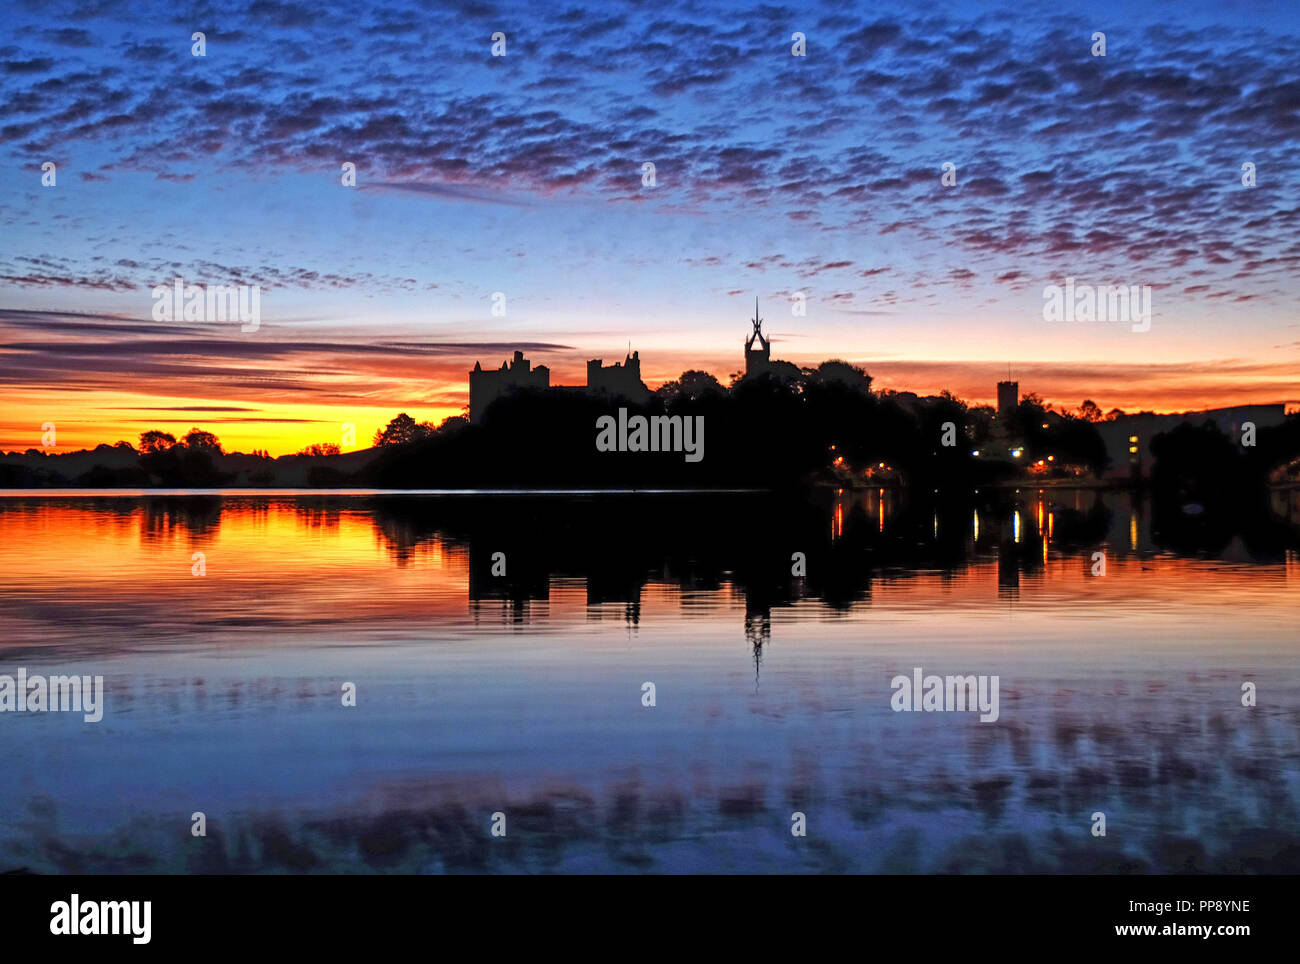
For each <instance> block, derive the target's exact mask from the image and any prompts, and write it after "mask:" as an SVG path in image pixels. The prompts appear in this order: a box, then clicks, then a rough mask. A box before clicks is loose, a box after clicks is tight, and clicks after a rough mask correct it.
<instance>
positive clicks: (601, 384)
mask: <svg viewBox="0 0 1300 964" xmlns="http://www.w3.org/2000/svg"><path fill="white" fill-rule="evenodd" d="M551 387H552V386H551V370H550V369H549V368H547V367H546V366H545V365H538V366H537V367H536V368H533V367H532V362H530V361H529V360H528V359H527V358H525V357H524V353H523V352H521V351H517V352H515V357H514V358H513V359H512V360H511V361H509V362H502V363H501V367H500V368H498V369H497V370H496V371H484V370H483V366H481V365H480V364H479V363H478V362H475V363H474V370H473V371H472V372H470V373H469V420H470V421H471V422H474V423H476V424H477V423H478V422H481V421H482V420H483V413H484V412H486V411H487V407H488V406H489V405H491V404H492V403H493V402H495V401H496V400H497V399H498V398H502V397H503V396H508V395H513V394H514V393H515V392H518V391H521V390H525V389H530V388H551ZM555 387H556V388H557V389H560V390H563V391H571V392H585V393H587V394H591V395H603V396H608V397H609V398H611V399H615V398H621V399H625V400H626V401H629V402H634V403H636V404H638V405H640V404H643V403H645V402H646V401H647V400H648V399H649V398H650V389H648V388H646V386H645V383H644V382H643V381H641V356H640V354H639V353H638V352H632V354H630V355H628V356H627V357H626V358H624V359H623V361H622V362H615V363H614V364H613V365H605V364H604V363H603V362H602V360H601V359H599V358H593V359H592V360H591V361H589V362H587V384H586V385H580V386H574V387H566V386H559V385H557V386H555Z"/></svg>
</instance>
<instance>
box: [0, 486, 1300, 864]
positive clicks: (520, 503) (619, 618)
mask: <svg viewBox="0 0 1300 964" xmlns="http://www.w3.org/2000/svg"><path fill="white" fill-rule="evenodd" d="M1273 503H1274V504H1273V506H1272V507H1271V509H1272V511H1271V512H1270V511H1266V510H1265V509H1263V508H1262V507H1261V509H1260V510H1259V511H1257V512H1242V513H1237V512H1235V511H1219V510H1201V507H1198V506H1190V507H1181V506H1158V505H1152V504H1150V503H1148V502H1143V501H1135V500H1134V499H1132V498H1130V497H1129V496H1128V495H1126V494H1108V495H1106V496H1104V497H1102V496H1099V495H1097V494H1095V493H1091V492H1061V491H1055V492H1053V491H1050V490H1049V491H1048V492H1046V493H1042V494H1040V493H1039V492H1038V491H1037V490H1023V491H1022V492H1020V493H1016V494H1011V493H1008V494H1005V495H1003V496H1001V497H998V498H991V497H988V496H984V497H978V496H973V497H971V498H970V499H960V500H957V499H945V500H943V501H942V502H941V503H939V504H926V505H918V504H914V503H911V502H909V500H900V499H899V498H898V497H897V496H896V495H894V494H892V493H889V492H884V493H881V492H875V491H873V492H869V493H858V494H852V493H845V494H843V495H839V496H836V495H835V494H834V493H826V495H825V496H823V497H821V498H820V499H812V500H810V501H805V500H776V499H769V498H757V497H753V496H745V495H738V494H733V495H727V496H701V495H696V496H685V497H674V496H667V495H657V496H644V495H643V496H630V495H624V496H608V497H597V496H584V497H567V498H565V497H557V496H550V497H545V498H533V499H522V498H510V497H504V496H490V497H472V496H456V497H441V498H439V497H429V496H404V497H400V498H376V497H371V496H326V495H320V494H299V495H294V494H282V495H247V494H240V493H228V494H225V495H220V496H203V497H194V498H184V497H159V496H138V497H136V496H130V497H107V496H104V495H103V494H102V493H101V494H99V495H96V496H93V497H70V496H62V495H56V494H49V493H46V494H43V495H40V496H13V495H9V496H6V497H3V498H0V674H9V675H16V674H17V672H18V669H19V668H20V667H22V668H25V669H26V671H27V672H28V673H29V674H45V675H55V674H64V673H82V674H87V675H92V676H93V675H102V676H103V677H104V684H105V697H104V703H105V707H104V715H103V720H102V721H101V722H99V723H86V722H84V721H83V719H82V716H81V714H76V713H70V712H58V713H48V712H47V713H30V712H26V713H20V712H4V713H0V767H2V768H3V778H0V870H11V869H18V868H27V869H30V870H33V871H37V872H42V873H56V872H223V871H235V872H298V871H316V872H323V871H330V872H334V871H343V872H376V871H384V872H388V871H396V872H416V873H441V872H519V871H525V872H551V871H576V872H590V871H596V872H647V871H648V872H661V871H669V872H689V871H707V872H824V871H832V872H835V871H855V872H858V871H861V872H888V873H925V872H934V871H955V872H1013V873H1019V872H1030V873H1041V872H1049V873H1050V872H1082V873H1093V872H1116V871H1122V872H1139V873H1140V872H1158V871H1182V870H1190V871H1227V872H1300V660H1298V659H1297V657H1298V656H1300V638H1298V637H1300V629H1298V626H1300V620H1298V619H1297V616H1298V615H1300V551H1297V542H1296V532H1297V530H1296V520H1300V511H1298V510H1300V507H1298V506H1297V504H1296V500H1295V496H1294V494H1292V495H1289V496H1282V495H1278V496H1275V497H1274V499H1273ZM1198 510H1200V511H1198ZM498 552H500V553H503V554H504V564H505V575H504V576H502V575H499V574H497V573H499V571H500V565H499V562H498V565H497V573H494V571H493V565H494V563H493V554H494V553H498ZM796 552H801V553H803V554H804V555H805V557H806V566H807V572H806V575H803V576H798V575H792V574H791V568H792V561H791V560H792V555H793V554H794V553H796ZM196 553H201V554H202V556H201V557H197V556H196V555H195V554H196ZM1096 553H1103V555H1102V556H1101V557H1098V556H1096V555H1095V554H1096ZM1099 558H1100V559H1101V560H1102V562H1103V564H1104V574H1103V573H1102V571H1101V570H1100V569H1099V567H1098V559H1099ZM200 562H201V564H202V574H201V575H196V574H194V573H195V572H196V570H198V569H199V566H200ZM916 667H921V668H922V670H923V673H924V674H926V675H929V674H931V673H933V674H939V675H949V674H962V675H966V674H972V675H985V676H990V677H992V676H996V677H997V678H998V681H999V706H998V718H997V720H996V722H980V720H979V714H978V713H972V712H962V711H954V712H894V711H893V710H892V709H891V696H892V695H893V690H892V689H891V685H890V683H891V679H892V678H893V677H895V676H896V675H900V674H901V675H906V676H908V677H910V676H911V674H912V672H913V670H914V668H916ZM647 682H649V683H653V684H654V693H655V705H654V706H653V707H647V706H645V705H643V689H644V684H645V683H647ZM1246 682H1251V683H1254V684H1255V685H1256V687H1257V705H1256V706H1253V707H1246V706H1243V705H1242V686H1243V683H1246ZM346 683H352V684H355V687H356V694H357V696H356V705H355V706H354V707H351V706H345V705H343V702H344V701H343V699H342V692H343V689H344V684H346ZM196 811H201V812H202V813H203V814H204V815H205V817H206V823H207V835H206V836H205V837H195V836H193V835H192V834H191V825H192V820H191V818H192V814H194V813H195V812H196ZM796 812H798V813H801V814H803V817H804V821H805V822H806V828H807V834H806V836H802V837H796V836H793V835H792V834H791V827H792V815H793V814H795V813H796ZM494 813H500V814H503V815H504V819H505V836H503V837H494V836H493V835H492V833H491V828H492V824H493V814H494ZM1097 813H1104V814H1105V820H1106V835H1105V836H1104V837H1103V836H1095V835H1094V834H1093V833H1092V828H1093V826H1094V823H1095V818H1094V814H1097Z"/></svg>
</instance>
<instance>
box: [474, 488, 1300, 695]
mask: <svg viewBox="0 0 1300 964" xmlns="http://www.w3.org/2000/svg"><path fill="white" fill-rule="evenodd" d="M824 496H825V502H824V504H822V505H821V506H820V508H819V509H818V514H817V516H816V518H820V519H821V520H822V523H821V525H822V527H821V528H820V530H819V533H818V537H817V538H814V537H813V536H812V534H811V533H809V534H808V535H806V536H802V537H797V538H799V539H802V540H803V541H802V542H799V541H795V542H791V541H790V539H791V538H793V537H791V536H790V534H789V533H782V534H777V533H771V534H770V536H767V535H765V534H764V533H763V531H762V530H763V528H764V526H762V525H760V526H758V527H756V529H755V530H753V531H754V532H755V533H756V534H755V537H754V538H753V540H751V541H750V542H748V543H746V544H738V545H735V546H724V547H722V548H721V549H719V547H717V546H714V545H712V544H710V545H709V546H708V547H707V549H706V548H703V547H701V548H699V549H698V551H699V552H700V553H703V552H706V551H710V550H716V551H715V552H714V554H715V555H716V560H715V561H714V564H713V565H712V567H711V568H708V567H706V568H704V569H701V570H699V571H692V570H691V569H690V568H689V566H685V567H684V566H683V565H682V563H681V562H680V561H678V562H670V561H667V560H666V559H662V558H659V557H657V556H655V555H654V554H653V553H651V554H649V555H643V554H640V553H638V552H635V551H633V550H632V549H630V548H628V547H626V546H621V545H620V543H618V541H617V540H615V541H614V542H613V543H609V542H607V541H605V540H606V536H605V533H604V532H603V531H601V532H597V533H595V534H591V535H589V539H590V540H592V541H591V544H590V545H585V544H583V543H577V542H575V543H574V544H571V545H569V546H567V547H566V548H567V550H569V551H568V553H567V555H565V558H564V559H563V560H559V559H558V558H556V557H554V556H551V555H548V553H547V552H546V551H545V550H544V549H543V550H539V549H538V545H539V543H537V542H532V541H529V540H527V539H520V540H519V541H518V542H514V541H512V540H509V539H506V538H505V537H502V538H501V539H499V540H497V543H496V544H492V541H491V540H490V539H487V538H483V539H480V538H479V537H477V536H472V537H470V539H469V540H468V542H469V547H468V548H469V559H470V564H469V577H468V579H469V586H468V589H469V606H470V611H471V614H472V615H473V617H474V619H475V621H476V622H477V621H479V620H496V621H499V622H500V623H502V624H505V625H509V624H516V625H524V624H530V623H534V622H538V621H542V622H544V621H546V620H548V619H550V618H551V617H552V611H553V610H556V611H558V609H557V607H574V608H576V607H582V606H585V610H586V618H587V619H588V620H593V621H594V620H609V619H620V620H622V621H623V622H625V623H626V624H627V626H628V627H629V630H634V629H635V628H637V627H638V626H640V625H641V624H642V622H643V619H645V618H646V613H647V612H662V608H661V607H662V606H663V605H664V604H665V602H667V604H668V605H670V606H675V607H679V608H681V609H683V610H684V609H686V608H688V607H689V606H690V605H691V604H690V602H689V601H688V600H689V597H690V596H691V595H692V594H694V593H697V592H701V591H702V592H704V593H706V594H709V595H714V594H719V595H716V596H715V599H717V600H720V601H721V608H722V610H723V611H726V610H730V609H732V608H734V609H735V610H738V613H737V616H738V619H739V622H740V626H738V627H737V628H738V629H740V630H741V632H742V634H743V637H744V639H745V641H746V643H747V644H748V646H749V648H750V649H751V650H752V654H753V659H754V661H755V670H756V671H757V670H758V669H759V667H760V665H761V662H762V658H763V653H764V650H765V648H767V647H768V646H769V644H770V643H771V641H772V633H773V612H774V611H775V610H779V609H782V608H786V607H793V606H797V605H798V604H800V603H802V602H804V601H805V600H812V601H815V602H818V603H820V604H822V605H824V606H829V607H831V608H832V609H835V610H838V611H841V612H847V611H849V610H851V609H853V608H857V607H861V606H870V605H871V599H872V592H873V585H875V584H877V583H879V582H880V581H881V580H885V581H887V582H889V583H891V584H897V583H899V582H901V581H906V580H908V579H912V578H915V577H917V576H918V575H922V574H935V573H938V574H941V575H942V574H947V575H948V576H949V577H951V578H957V577H959V576H961V575H962V574H963V573H964V572H967V571H972V570H987V572H988V573H989V575H990V576H994V575H995V579H991V580H990V582H989V584H988V585H989V591H991V592H994V593H996V594H997V595H998V596H1000V597H1002V598H1005V599H1007V600H1009V601H1014V600H1015V599H1017V598H1018V597H1019V596H1020V595H1021V593H1022V592H1023V591H1025V589H1024V587H1025V586H1026V585H1036V584H1041V582H1042V580H1043V579H1060V578H1063V576H1062V573H1063V572H1064V573H1066V574H1067V575H1066V576H1064V578H1076V577H1077V578H1088V577H1090V576H1094V575H1096V569H1097V566H1098V559H1099V558H1101V557H1103V556H1104V558H1105V560H1106V562H1107V563H1109V564H1111V565H1118V564H1122V563H1123V561H1124V560H1125V559H1128V558H1132V559H1136V560H1138V561H1139V562H1140V561H1141V560H1145V559H1148V558H1151V557H1155V556H1157V555H1161V554H1169V553H1170V552H1174V553H1175V554H1181V555H1189V556H1199V555H1201V554H1202V552H1203V551H1204V548H1205V547H1199V546H1182V545H1171V544H1170V543H1169V540H1170V539H1171V538H1176V537H1177V534H1178V533H1179V532H1181V531H1182V530H1183V529H1186V528H1187V525H1186V524H1185V522H1186V520H1188V519H1192V520H1196V519H1198V518H1199V519H1201V521H1202V522H1204V521H1205V519H1204V517H1201V516H1197V515H1196V513H1197V512H1198V511H1200V510H1199V507H1197V506H1173V507H1163V508H1162V507H1159V506H1153V504H1152V503H1151V501H1150V500H1149V499H1148V498H1146V497H1144V496H1142V495H1139V494H1136V493H1130V492H1119V491H1113V490H1111V491H1107V490H1100V489H1062V488H1043V489H1039V488H1033V487H1027V488H1023V489H1019V490H1004V491H997V492H989V493H986V496H985V497H984V498H983V500H982V501H981V500H979V499H976V500H974V501H972V502H966V503H955V502H952V501H950V500H948V501H939V502H933V503H926V504H924V505H915V504H913V505H909V500H910V499H912V498H913V497H911V496H909V494H908V493H907V492H906V491H905V490H900V489H896V488H883V487H878V488H871V489H866V490H862V489H857V490H850V489H840V490H827V491H826V492H825V493H824ZM1273 501H1274V503H1275V504H1274V517H1275V519H1276V520H1277V522H1278V524H1279V526H1280V530H1279V531H1282V532H1284V533H1285V532H1289V533H1290V535H1289V536H1284V544H1287V545H1289V546H1290V548H1286V549H1284V550H1283V551H1282V555H1281V557H1279V558H1274V559H1268V560H1258V561H1271V562H1283V563H1290V562H1300V540H1298V539H1297V537H1296V533H1295V528H1294V527H1295V524H1296V522H1297V521H1298V520H1300V491H1297V490H1292V491H1277V492H1275V493H1274V494H1273ZM1162 511H1163V512H1164V513H1165V516H1164V517H1162V515H1161V512H1162ZM1287 522H1289V523H1290V525H1289V526H1288V525H1287V524H1286V523H1287ZM1162 525H1163V527H1164V530H1167V531H1165V534H1164V536H1162V535H1161V532H1162ZM1203 528H1204V527H1203ZM1207 532H1208V533H1209V534H1208V535H1207V536H1206V538H1207V539H1210V538H1213V539H1217V540H1218V541H1217V542H1215V543H1213V544H1212V545H1210V546H1209V550H1210V552H1211V553H1217V554H1218V555H1219V556H1220V557H1222V558H1225V559H1234V558H1236V556H1237V555H1239V554H1241V553H1244V552H1245V550H1244V543H1243V542H1242V538H1241V537H1240V536H1237V535H1234V534H1233V533H1231V532H1227V533H1218V534H1216V533H1214V532H1213V531H1211V530H1207ZM1171 533H1173V535H1171ZM683 538H686V539H689V538H690V537H689V536H684V537H683ZM1285 539H1289V540H1290V541H1289V543H1285ZM768 543H770V544H768ZM787 545H788V546H790V547H794V546H796V545H797V546H798V548H799V550H800V551H801V552H803V553H805V554H806V566H807V568H806V570H803V569H800V570H799V571H798V572H795V571H794V569H797V568H798V567H792V565H791V552H790V551H789V549H787V547H786V546H787ZM575 550H576V551H575ZM497 551H504V552H505V555H506V557H507V559H508V567H507V569H506V574H505V575H494V573H493V554H494V552H497ZM685 551H686V552H687V554H688V555H689V554H690V553H692V552H696V551H697V548H696V547H691V546H688V547H687V548H686V549H685ZM1099 554H1100V555H1099ZM1062 567H1064V569H1063V568H1062ZM1070 574H1072V575H1070ZM1026 580H1030V582H1029V583H1026ZM657 607H659V608H657ZM713 611H714V612H715V613H716V612H717V611H718V607H717V604H716V603H715V604H714V608H713ZM778 625H779V624H778Z"/></svg>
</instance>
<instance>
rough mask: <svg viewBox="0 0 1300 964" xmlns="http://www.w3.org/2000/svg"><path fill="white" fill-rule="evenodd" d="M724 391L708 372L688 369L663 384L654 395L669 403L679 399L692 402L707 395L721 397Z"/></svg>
mask: <svg viewBox="0 0 1300 964" xmlns="http://www.w3.org/2000/svg"><path fill="white" fill-rule="evenodd" d="M725 392H726V389H725V388H723V387H722V383H721V382H719V381H718V380H717V379H716V378H714V377H713V376H712V375H710V374H709V373H708V372H705V371H699V370H698V369H694V368H692V369H690V370H689V371H684V372H682V374H681V376H680V377H679V378H677V379H674V380H673V381H671V382H664V383H663V384H662V385H660V386H659V388H658V389H657V390H656V391H655V394H656V395H658V396H659V397H660V398H662V399H663V400H664V402H665V403H666V404H667V403H671V402H674V401H676V400H677V399H679V398H688V399H691V400H692V401H694V400H697V399H700V398H702V397H704V396H705V395H707V394H714V395H722V394H724V393H725Z"/></svg>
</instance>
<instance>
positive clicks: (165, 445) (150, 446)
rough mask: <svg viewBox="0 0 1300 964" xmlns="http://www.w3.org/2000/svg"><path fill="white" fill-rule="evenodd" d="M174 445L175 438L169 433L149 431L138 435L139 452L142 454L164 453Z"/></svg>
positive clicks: (155, 430)
mask: <svg viewBox="0 0 1300 964" xmlns="http://www.w3.org/2000/svg"><path fill="white" fill-rule="evenodd" d="M175 444H176V436H175V435H172V434H171V433H170V432H160V431H158V430H157V429H150V430H149V431H147V432H141V433H140V451H141V452H144V453H152V452H165V451H167V450H168V449H169V448H171V447H172V446H173V445H175Z"/></svg>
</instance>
